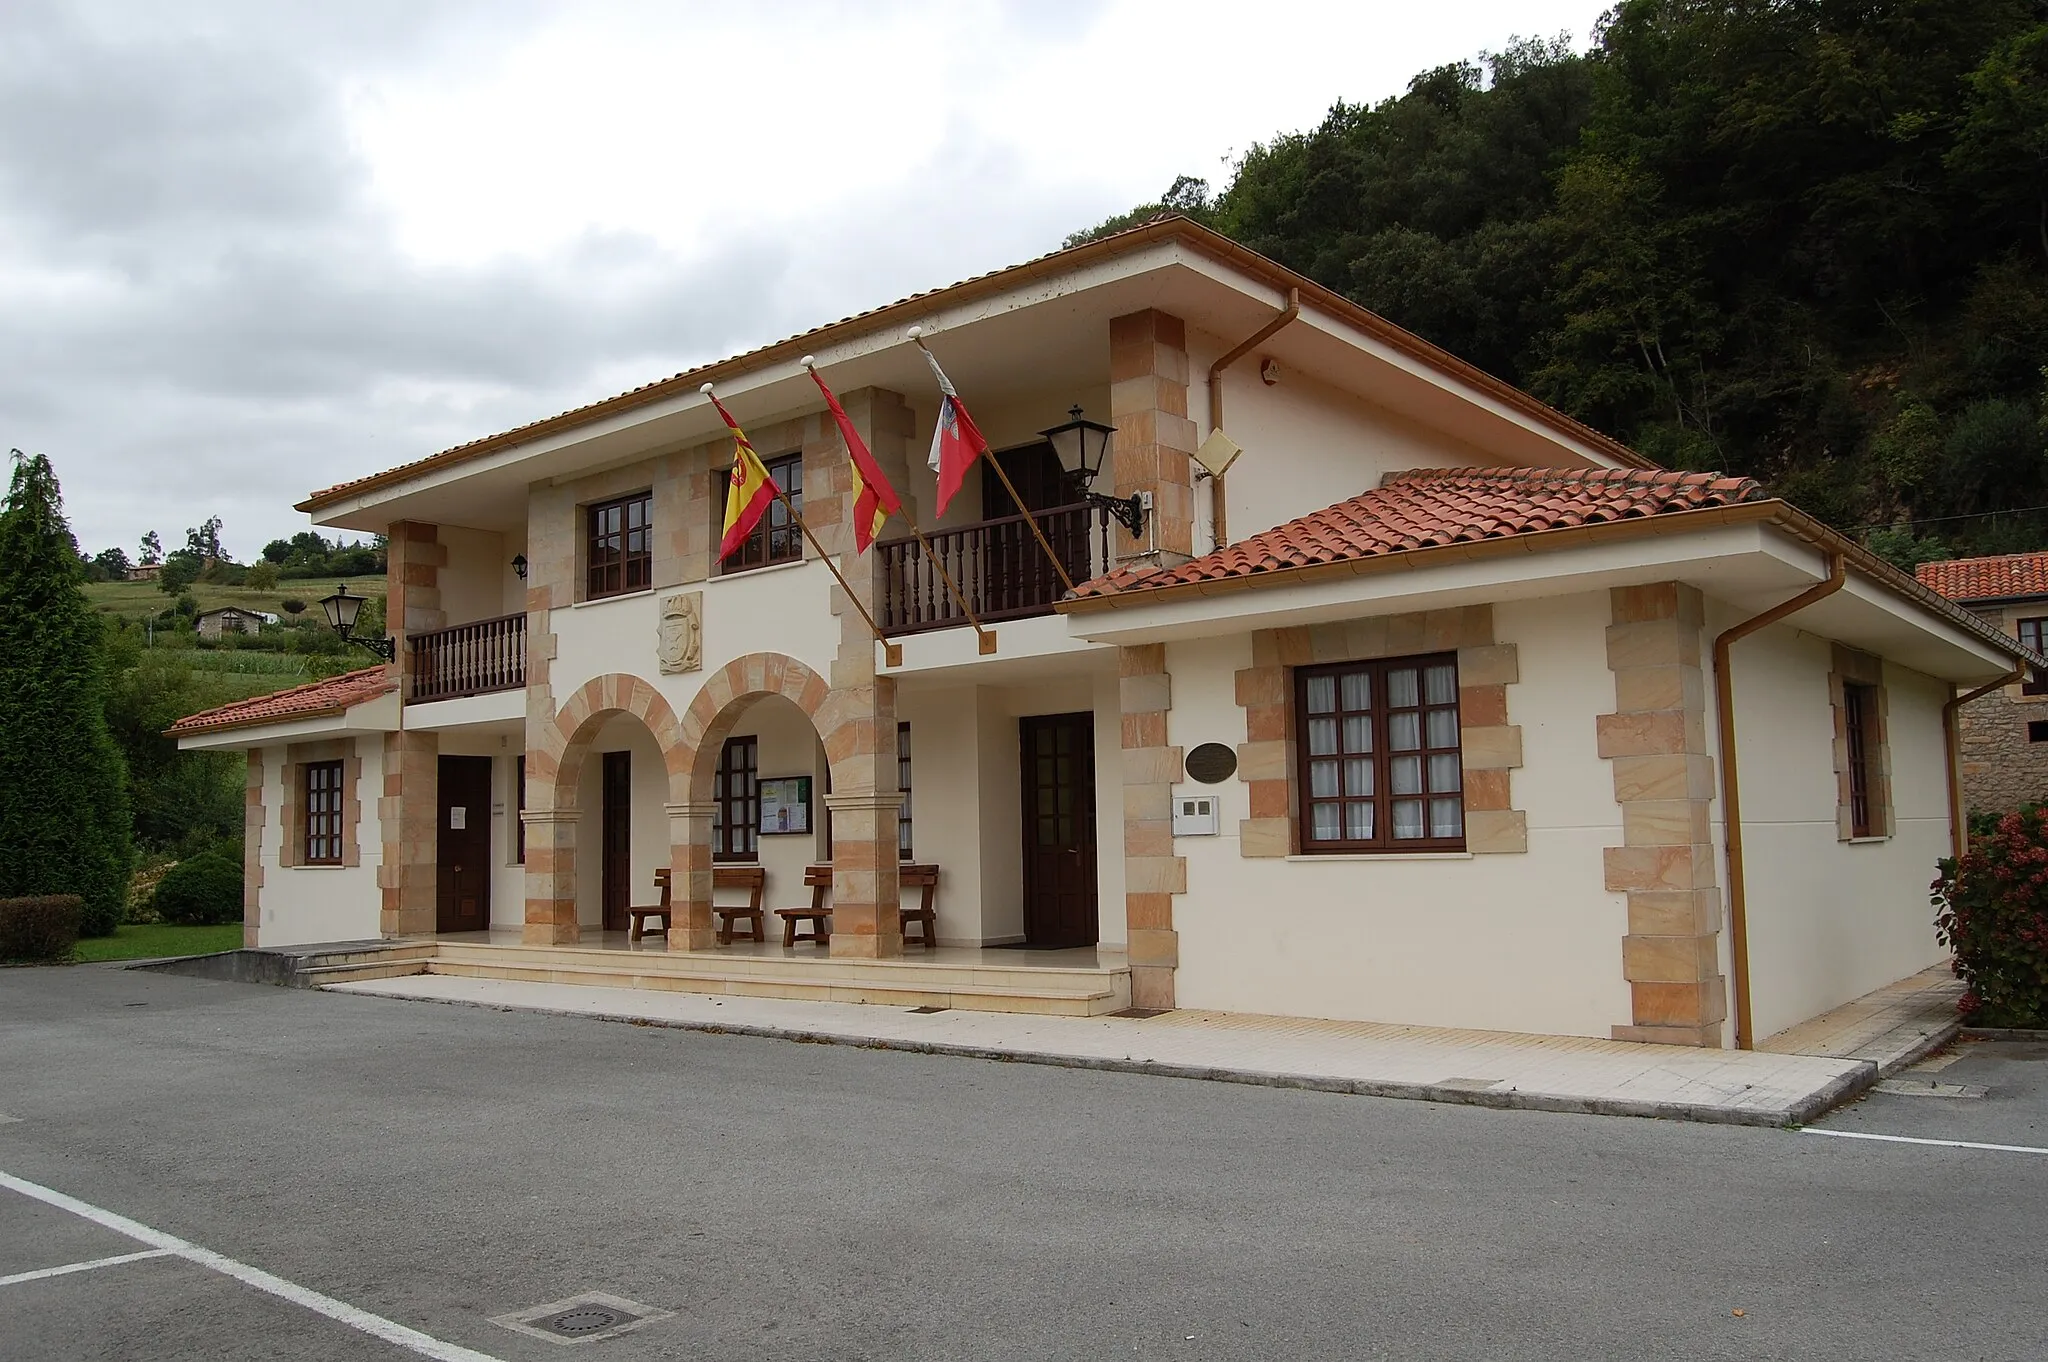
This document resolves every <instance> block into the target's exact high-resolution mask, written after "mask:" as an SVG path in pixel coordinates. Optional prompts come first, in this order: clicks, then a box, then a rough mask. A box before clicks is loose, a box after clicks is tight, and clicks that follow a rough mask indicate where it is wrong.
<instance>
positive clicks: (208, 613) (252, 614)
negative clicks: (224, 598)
mask: <svg viewBox="0 0 2048 1362" xmlns="http://www.w3.org/2000/svg"><path fill="white" fill-rule="evenodd" d="M215 615H246V616H248V617H249V618H250V619H252V620H262V621H264V622H265V623H267V624H275V623H277V616H275V615H273V614H271V613H270V612H269V611H267V610H250V609H248V608H247V607H246V606H240V605H223V606H219V607H217V608H215V609H212V610H202V611H200V612H199V614H198V616H197V617H196V618H199V619H210V618H212V617H213V616H215Z"/></svg>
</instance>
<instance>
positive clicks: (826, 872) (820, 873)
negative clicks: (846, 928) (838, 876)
mask: <svg viewBox="0 0 2048 1362" xmlns="http://www.w3.org/2000/svg"><path fill="white" fill-rule="evenodd" d="M804 886H805V888H807V889H809V890H810V891H811V906H810V907H808V908H777V909H776V910H775V916H777V917H779V918H781V919H782V944H783V945H784V946H794V945H795V944H796V943H797V942H799V941H815V942H817V943H818V944H819V945H820V946H829V945H831V944H832V910H831V909H830V908H827V907H826V906H825V895H827V894H829V893H831V892H832V867H831V866H829V865H807V866H805V867H804ZM798 923H806V924H808V925H809V926H810V929H811V930H810V931H808V932H806V933H804V934H803V935H802V936H798V935H797V930H796V929H797V924H798Z"/></svg>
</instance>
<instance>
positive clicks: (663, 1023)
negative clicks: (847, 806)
mask: <svg viewBox="0 0 2048 1362" xmlns="http://www.w3.org/2000/svg"><path fill="white" fill-rule="evenodd" d="M321 991H322V992H324V991H326V990H325V989H322V990H321ZM348 992H349V993H351V994H353V995H355V996H357V997H371V998H387V999H391V1000H393V1001H397V1002H408V1003H439V1004H441V1005H443V1006H447V1007H474V1008H481V1009H482V1010H484V1011H486V1012H529V1013H533V1014H535V1015H537V1016H544V1017H569V1018H575V1019H578V1020H582V1021H598V1022H610V1023H613V1024H615V1025H624V1026H644V1027H654V1028H659V1029H661V1030H667V1031H695V1032H698V1033H700V1034H703V1035H712V1036H749V1037H755V1038H759V1039H764V1040H788V1041H795V1042H798V1043H800V1044H804V1045H846V1046H851V1047H853V1048H855V1049H861V1050H894V1051H899V1052H902V1053H906V1054H918V1055H941V1056H948V1057H953V1058H959V1059H984V1060H990V1061H993V1062H995V1063H999V1064H1039V1065H1045V1066H1047V1067H1050V1068H1059V1069H1092V1070H1096V1071H1098V1072H1106V1073H1129V1074H1152V1075H1154V1076H1157V1077H1161V1078H1187V1079H1196V1080H1200V1081H1203V1082H1210V1083H1238V1084H1244V1085H1247V1086H1251V1087H1260V1088H1296V1089H1301V1090H1304V1091H1308V1092H1331V1093H1345V1094H1350V1095H1353V1096H1358V1097H1391V1098H1395V1099H1398V1100H1402V1101H1411V1102H1444V1103H1450V1104H1454V1105H1458V1106H1467V1107H1491V1108H1494V1109H1496V1110H1510V1111H1550V1112H1562V1113H1565V1114H1568V1115H1574V1116H1633V1117H1639V1118H1644V1119H1648V1120H1663V1121H1691V1122H1695V1123H1698V1124H1705V1125H1733V1126H1778V1127H1783V1126H1797V1125H1804V1124H1805V1123H1807V1122H1808V1121H1811V1120H1813V1119H1814V1118H1815V1117H1817V1116H1819V1115H1821V1114H1822V1113H1823V1112H1826V1111H1829V1110H1831V1109H1832V1108H1834V1107H1836V1106H1839V1105H1840V1104H1841V1103H1843V1102H1846V1101H1848V1100H1849V1099H1850V1098H1851V1097H1854V1096H1856V1095H1857V1094H1859V1093H1861V1092H1863V1091H1864V1090H1865V1089H1866V1088H1869V1087H1870V1086H1871V1085H1872V1084H1874V1083H1876V1082H1877V1081H1878V1078H1879V1077H1880V1075H1879V1073H1878V1067H1877V1065H1876V1064H1874V1063H1872V1062H1870V1061H1869V1060H1859V1061H1856V1064H1857V1067H1856V1068H1855V1069H1853V1070H1851V1071H1850V1072H1848V1073H1845V1074H1841V1075H1839V1076H1837V1077H1836V1078H1834V1079H1833V1080H1831V1081H1830V1082H1829V1083H1828V1084H1827V1085H1826V1086H1824V1087H1822V1088H1820V1089H1818V1090H1816V1091H1814V1092H1812V1093H1809V1094H1808V1095H1807V1096H1806V1097H1804V1098H1802V1099H1800V1100H1799V1101H1798V1102H1796V1103H1794V1104H1793V1105H1792V1106H1791V1107H1789V1108H1762V1107H1730V1106H1717V1105H1713V1104H1709V1103H1704V1102H1636V1101H1629V1100H1627V1099H1623V1098H1604V1097H1567V1096H1563V1095H1560V1094H1557V1093H1542V1092H1520V1091H1517V1090H1514V1089H1509V1090H1508V1091H1506V1092H1495V1091H1492V1090H1489V1089H1483V1088H1482V1089H1477V1090H1474V1089H1471V1088H1454V1087H1446V1086H1444V1085H1442V1084H1437V1083H1401V1082H1394V1081H1391V1080H1381V1079H1370V1078H1327V1077H1319V1076H1317V1075H1314V1074H1289V1073H1274V1072H1268V1071H1265V1070H1259V1069H1231V1068H1223V1067H1218V1066H1213V1065H1201V1064H1162V1063H1159V1062H1157V1061H1155V1060H1149V1059H1144V1060H1139V1059H1108V1058H1103V1057H1100V1056H1094V1055H1071V1054H1061V1053H1059V1052H1056V1051H1050V1050H1005V1049H999V1048H996V1047H993V1046H985V1045H964V1044H958V1043H955V1042H950V1041H920V1040H898V1039H891V1038H886V1037H880V1036H861V1035H855V1034H851V1033H848V1032H839V1031H817V1030H811V1029H807V1028H803V1027H790V1026H756V1025H749V1024H747V1023H744V1022H738V1023H735V1022H712V1021H685V1020H679V1019H674V1018H655V1017H641V1016H636V1015H633V1014H631V1013H625V1012H604V1011H582V1010H574V1009H570V1008H561V1007H540V1006H535V1005H531V1004H523V1003H496V1002H485V1001H482V1000H480V999H474V998H422V997H420V996H418V995H417V994H411V993H393V992H385V991H383V990H380V989H375V988H369V987H365V986H363V985H361V984H351V985H350V986H349V988H348Z"/></svg>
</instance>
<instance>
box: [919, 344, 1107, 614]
mask: <svg viewBox="0 0 2048 1362" xmlns="http://www.w3.org/2000/svg"><path fill="white" fill-rule="evenodd" d="M908 335H909V336H910V339H912V340H913V341H916V342H917V348H918V349H920V350H922V351H924V352H925V353H926V354H927V355H930V354H931V353H932V350H931V347H930V346H928V345H926V344H925V343H924V328H923V327H921V326H913V327H911V328H910V331H909V332H908ZM933 359H934V361H935V362H936V359H937V357H936V356H933ZM982 454H983V456H984V457H985V458H987V460H988V464H989V467H991V468H993V469H995V470H996V476H997V477H998V478H1001V479H1002V480H1003V490H1004V491H1006V492H1008V493H1009V494H1010V500H1012V501H1014V502H1016V503H1017V509H1018V510H1020V511H1022V512H1023V513H1024V523H1025V524H1027V525H1029V526H1030V527H1031V533H1032V535H1033V537H1035V538H1036V539H1037V540H1038V547H1040V548H1042V549H1044V550H1045V556H1046V558H1047V560H1048V561H1050V562H1051V563H1052V570H1053V571H1054V572H1057V573H1058V574H1059V575H1060V581H1062V582H1064V583H1065V584H1066V588H1067V590H1069V591H1072V590H1074V589H1075V587H1074V579H1073V578H1072V577H1069V576H1068V575H1067V567H1066V564H1064V563H1062V562H1061V561H1060V556H1059V555H1058V554H1056V553H1054V552H1053V551H1052V543H1051V541H1049V540H1048V539H1046V537H1045V531H1044V530H1041V529H1039V528H1038V517H1037V516H1035V515H1033V514H1031V508H1030V507H1029V506H1026V505H1025V504H1024V498H1023V497H1022V496H1021V495H1019V494H1018V492H1017V485H1016V484H1015V483H1013V482H1011V481H1010V475H1009V474H1008V473H1006V472H1004V471H1003V463H1002V460H1000V459H998V458H997V457H996V456H995V451H994V450H992V449H984V450H983V451H982Z"/></svg>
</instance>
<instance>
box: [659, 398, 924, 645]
mask: <svg viewBox="0 0 2048 1362" xmlns="http://www.w3.org/2000/svg"><path fill="white" fill-rule="evenodd" d="M712 387H713V385H712V384H709V383H706V384H704V385H703V386H702V387H700V388H698V389H697V391H698V392H700V393H703V394H704V395H705V396H706V397H709V396H711V392H712ZM768 488H769V490H770V491H772V492H774V493H775V499H776V500H777V501H779V502H781V503H782V504H783V505H784V506H786V507H788V508H789V518H790V519H791V520H794V521H795V522H796V527H797V528H798V529H799V530H802V531H803V535H804V538H805V539H807V540H809V541H810V545H811V547H812V548H814V549H816V550H817V551H818V557H820V558H822V559H824V560H825V566H826V567H827V568H829V569H830V570H831V572H832V576H833V578H834V580H836V581H837V582H838V583H839V589H840V590H842V591H844V592H845V593H846V599H847V600H849V601H851V602H852V603H853V608H854V609H855V610H858V611H859V612H860V617H861V619H863V620H865V621H866V622H867V626H868V632H869V633H871V634H873V635H874V636H875V642H877V643H879V644H881V645H882V658H883V662H884V664H885V665H887V666H891V667H900V666H902V665H903V646H902V645H901V644H898V643H891V642H890V641H889V639H888V636H887V635H886V634H884V633H883V632H882V631H881V629H880V628H878V627H877V626H876V624H875V617H874V616H873V615H870V614H869V613H868V608H867V607H866V606H865V605H862V604H861V603H860V597H859V596H856V595H855V594H854V591H853V586H852V584H851V583H849V582H848V581H847V580H846V576H845V574H844V573H842V572H840V570H839V564H837V563H835V562H833V561H832V555H831V554H829V553H827V552H825V546H824V545H823V544H820V543H819V542H818V536H816V535H814V534H812V533H811V527H810V526H809V525H806V524H805V523H804V517H803V513H802V512H801V511H799V510H797V508H796V503H795V502H793V501H791V500H790V499H789V493H787V492H785V491H783V490H782V487H781V485H780V484H779V483H777V482H776V481H775V479H774V478H772V477H771V478H769V479H768ZM728 495H730V493H728Z"/></svg>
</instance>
